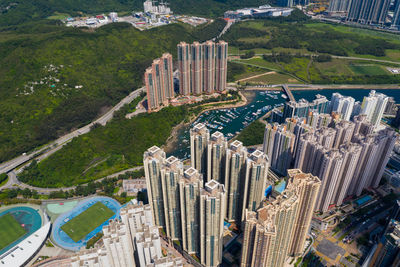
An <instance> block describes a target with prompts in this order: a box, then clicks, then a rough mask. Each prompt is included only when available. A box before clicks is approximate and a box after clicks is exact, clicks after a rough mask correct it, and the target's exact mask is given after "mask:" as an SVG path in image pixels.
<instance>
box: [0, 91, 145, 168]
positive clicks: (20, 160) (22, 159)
mask: <svg viewBox="0 0 400 267" xmlns="http://www.w3.org/2000/svg"><path fill="white" fill-rule="evenodd" d="M144 89H145V88H144V87H142V88H140V89H138V90H135V91H133V92H132V93H130V94H129V95H128V96H126V97H125V98H124V99H122V100H121V101H120V102H119V103H118V104H117V105H115V106H114V107H113V108H111V109H110V110H109V111H107V112H106V113H105V114H104V115H102V116H101V117H100V118H98V119H96V120H95V121H93V122H91V123H89V124H88V125H86V126H83V127H82V128H79V129H78V130H75V131H73V132H71V133H68V134H66V135H64V136H62V137H60V138H58V139H57V140H55V141H53V142H51V143H50V144H48V145H45V146H43V147H42V148H40V149H39V150H36V151H33V152H31V153H29V154H25V153H24V154H23V155H21V156H19V157H17V158H14V159H12V160H10V161H7V162H4V163H2V164H0V173H8V172H10V171H12V170H14V169H15V168H17V167H18V166H20V165H22V164H24V163H26V162H28V161H29V160H31V159H37V160H39V161H40V160H42V159H44V158H46V157H48V156H50V155H51V154H53V153H54V152H56V151H57V150H59V149H61V148H62V147H63V146H64V145H65V144H67V143H68V142H69V141H71V140H72V139H73V138H74V137H78V136H80V135H82V134H86V133H88V132H90V128H91V127H92V126H93V125H94V124H96V123H99V124H101V125H103V126H104V125H106V124H107V122H109V121H110V120H111V119H112V117H113V115H114V112H115V111H117V110H119V109H120V108H121V107H122V106H124V105H125V104H129V103H130V102H132V101H133V99H135V98H136V97H138V96H139V95H140V93H141V92H144Z"/></svg>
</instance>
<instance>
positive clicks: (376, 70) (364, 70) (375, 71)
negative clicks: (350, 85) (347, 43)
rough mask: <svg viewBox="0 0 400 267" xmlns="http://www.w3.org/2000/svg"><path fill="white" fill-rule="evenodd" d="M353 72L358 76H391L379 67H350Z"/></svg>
mask: <svg viewBox="0 0 400 267" xmlns="http://www.w3.org/2000/svg"><path fill="white" fill-rule="evenodd" d="M350 68H351V70H352V71H353V72H354V73H356V74H358V75H385V74H389V73H388V72H387V71H385V70H384V69H383V68H382V67H381V66H377V65H366V64H364V65H350Z"/></svg>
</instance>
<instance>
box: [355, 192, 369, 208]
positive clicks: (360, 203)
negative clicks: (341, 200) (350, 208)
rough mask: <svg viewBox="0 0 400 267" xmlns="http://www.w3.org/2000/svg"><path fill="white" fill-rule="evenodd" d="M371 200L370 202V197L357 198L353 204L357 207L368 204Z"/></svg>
mask: <svg viewBox="0 0 400 267" xmlns="http://www.w3.org/2000/svg"><path fill="white" fill-rule="evenodd" d="M371 200H372V197H371V196H370V195H365V196H363V197H362V198H359V199H357V200H356V201H354V203H355V204H356V205H357V206H362V205H364V204H365V203H367V202H369V201H371Z"/></svg>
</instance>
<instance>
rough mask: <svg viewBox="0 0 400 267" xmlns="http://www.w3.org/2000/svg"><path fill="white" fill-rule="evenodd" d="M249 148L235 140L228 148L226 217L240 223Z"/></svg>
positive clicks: (230, 220)
mask: <svg viewBox="0 0 400 267" xmlns="http://www.w3.org/2000/svg"><path fill="white" fill-rule="evenodd" d="M246 158H247V149H246V148H245V147H244V146H243V143H242V142H240V141H238V140H235V141H233V142H232V143H231V144H230V146H229V148H228V149H227V150H226V164H225V166H226V169H225V188H226V196H227V201H226V204H227V205H226V219H227V220H228V221H229V222H236V223H238V224H239V225H240V222H241V217H242V208H243V189H244V184H245V175H246Z"/></svg>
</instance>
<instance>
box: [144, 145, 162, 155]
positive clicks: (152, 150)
mask: <svg viewBox="0 0 400 267" xmlns="http://www.w3.org/2000/svg"><path fill="white" fill-rule="evenodd" d="M147 151H148V152H149V153H150V154H152V155H153V154H155V153H157V152H158V151H160V148H159V147H158V146H152V147H150V148H149V149H148V150H147Z"/></svg>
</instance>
